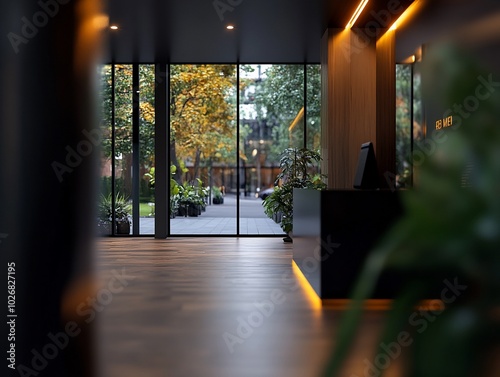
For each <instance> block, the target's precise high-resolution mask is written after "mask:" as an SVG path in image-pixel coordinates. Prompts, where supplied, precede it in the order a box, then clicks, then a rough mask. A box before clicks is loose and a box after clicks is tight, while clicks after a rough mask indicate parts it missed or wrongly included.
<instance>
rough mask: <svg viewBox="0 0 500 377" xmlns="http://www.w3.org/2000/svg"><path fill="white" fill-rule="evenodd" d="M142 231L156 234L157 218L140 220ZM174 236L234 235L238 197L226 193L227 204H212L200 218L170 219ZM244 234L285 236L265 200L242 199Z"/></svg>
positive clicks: (242, 232)
mask: <svg viewBox="0 0 500 377" xmlns="http://www.w3.org/2000/svg"><path fill="white" fill-rule="evenodd" d="M139 226H140V228H139V229H140V234H143V235H146V234H154V226H155V224H154V218H144V217H143V218H141V219H140V225H139ZM170 233H171V235H188V234H189V235H235V234H236V197H235V196H231V195H226V196H225V198H224V204H221V205H209V206H207V209H206V211H205V212H202V214H201V216H198V217H175V218H174V219H170ZM240 234H241V235H283V230H282V229H281V228H280V226H279V224H276V223H275V222H274V221H273V220H271V219H270V218H268V217H267V216H266V214H265V213H264V208H263V207H262V200H261V199H257V198H248V197H241V198H240Z"/></svg>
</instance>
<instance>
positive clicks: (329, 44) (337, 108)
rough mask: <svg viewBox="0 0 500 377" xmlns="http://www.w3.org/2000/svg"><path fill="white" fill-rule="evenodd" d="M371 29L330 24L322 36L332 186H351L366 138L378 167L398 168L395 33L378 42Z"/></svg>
mask: <svg viewBox="0 0 500 377" xmlns="http://www.w3.org/2000/svg"><path fill="white" fill-rule="evenodd" d="M370 34H373V33H368V32H365V31H364V30H357V29H352V30H346V29H328V30H327V31H326V32H325V34H324V36H323V40H322V61H321V64H322V125H323V128H322V156H323V165H322V168H323V172H325V174H327V175H328V186H329V188H332V189H346V188H352V186H353V182H354V176H355V172H356V168H357V163H358V157H359V152H360V147H361V144H362V143H365V142H368V141H372V142H373V144H374V147H375V151H376V153H377V160H378V158H379V154H380V162H379V170H380V171H382V172H385V171H387V170H389V169H390V171H394V167H393V166H394V165H395V157H392V156H395V87H394V86H395V77H394V76H395V74H394V72H395V65H394V35H393V33H391V34H392V37H388V38H385V39H384V41H383V42H377V40H376V39H375V38H373V37H369V35H370ZM391 73H392V76H391ZM393 87H394V88H393Z"/></svg>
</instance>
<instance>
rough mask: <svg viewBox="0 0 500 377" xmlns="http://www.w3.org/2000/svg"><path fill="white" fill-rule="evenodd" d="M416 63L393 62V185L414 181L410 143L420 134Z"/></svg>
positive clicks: (418, 88) (411, 144) (421, 133)
mask: <svg viewBox="0 0 500 377" xmlns="http://www.w3.org/2000/svg"><path fill="white" fill-rule="evenodd" d="M418 68H419V65H418V63H415V64H397V65H396V187H398V188H408V187H411V186H412V184H413V161H412V156H413V146H414V144H415V143H418V142H419V141H421V140H422V139H423V137H424V134H423V127H422V125H423V107H422V96H421V90H420V72H419V69H418Z"/></svg>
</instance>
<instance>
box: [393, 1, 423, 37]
mask: <svg viewBox="0 0 500 377" xmlns="http://www.w3.org/2000/svg"><path fill="white" fill-rule="evenodd" d="M420 3H421V1H420V0H415V1H414V2H413V3H411V4H410V6H409V7H408V8H406V10H405V11H404V12H403V14H401V16H399V18H398V19H397V20H396V21H395V22H394V23H393V24H392V26H391V27H390V28H389V30H396V29H397V28H398V27H399V26H400V25H401V24H402V23H403V22H404V21H405V20H406V19H408V18H409V17H410V16H411V15H412V14H413V13H415V12H416V10H417V8H418V6H419V4H420Z"/></svg>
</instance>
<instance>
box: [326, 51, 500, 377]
mask: <svg viewBox="0 0 500 377" xmlns="http://www.w3.org/2000/svg"><path fill="white" fill-rule="evenodd" d="M424 74H426V75H427V78H426V83H428V85H429V86H428V87H427V88H424V95H425V96H426V98H427V99H429V100H430V101H431V102H433V103H434V104H439V105H440V106H442V108H443V109H444V110H445V111H446V109H447V108H448V107H449V108H450V109H455V108H456V107H455V106H454V105H459V106H461V105H462V104H465V103H466V101H467V99H470V98H475V99H474V103H476V100H477V103H478V106H477V109H476V110H475V111H469V113H468V114H467V116H466V117H465V116H463V113H453V116H454V121H453V124H454V126H453V127H450V128H448V129H443V130H441V131H436V132H445V134H441V135H440V136H439V139H440V140H445V142H443V143H441V144H439V145H438V146H437V148H436V150H435V152H434V153H433V154H430V155H428V156H427V158H426V159H425V160H424V161H423V163H422V165H421V166H420V167H419V168H418V176H417V177H418V180H417V181H416V185H415V186H416V188H415V189H413V190H411V191H408V192H405V195H404V196H402V198H403V201H404V207H405V216H404V217H403V218H402V219H401V220H400V221H399V222H398V223H397V224H396V225H395V226H394V227H393V228H392V229H391V230H390V231H389V232H388V233H387V234H386V235H384V237H383V239H382V241H381V242H380V243H379V245H378V247H377V248H376V249H375V250H374V251H373V252H372V253H371V255H370V256H369V258H368V260H367V261H366V264H365V266H364V269H363V271H362V272H361V275H360V278H359V280H358V282H357V284H356V286H355V289H354V291H353V294H352V298H353V307H352V309H351V310H349V311H347V312H346V313H345V315H344V317H343V318H342V320H341V322H340V325H339V329H338V332H337V333H336V339H337V340H338V341H337V342H336V344H337V345H336V347H335V349H334V353H333V354H332V356H331V358H330V360H329V362H328V364H327V365H326V368H325V370H324V373H323V375H324V376H338V375H339V373H340V371H341V368H342V366H343V362H344V360H345V358H346V356H347V355H348V354H349V352H350V348H351V346H352V344H353V340H354V338H355V334H356V330H357V328H358V325H359V323H360V320H361V316H362V313H363V309H362V306H363V300H364V299H366V298H369V297H370V295H371V292H372V290H373V289H374V286H375V283H376V281H377V279H378V277H379V276H380V274H381V273H382V272H383V271H384V270H385V269H387V268H395V269H398V270H399V271H402V272H404V273H405V276H407V283H406V285H405V289H403V290H402V293H401V295H400V296H399V297H397V298H396V299H395V300H394V303H393V307H392V309H391V311H390V312H389V313H388V315H387V317H386V320H385V323H384V328H383V331H382V335H381V339H380V343H379V347H378V349H377V350H375V351H376V355H381V354H387V352H386V350H384V348H383V347H382V344H389V343H390V342H394V340H395V339H397V335H398V334H399V333H401V331H403V330H404V331H406V330H407V331H409V333H410V336H411V339H412V340H413V342H412V344H411V346H409V347H408V348H406V349H405V350H404V351H405V355H407V356H408V357H409V363H408V366H409V367H408V368H407V370H406V371H405V375H406V376H411V377H448V376H449V377H471V376H474V377H476V376H485V375H488V376H493V375H498V374H499V373H500V371H498V370H497V371H496V372H495V371H493V373H492V371H491V370H486V368H487V365H488V362H489V361H491V360H489V359H488V357H491V356H492V354H491V351H492V350H495V349H496V350H498V346H499V345H500V320H499V318H498V315H495V313H498V308H499V307H500V252H499V250H500V148H499V145H500V125H499V123H500V106H499V104H500V90H499V86H500V85H499V84H498V82H499V81H500V80H499V77H498V76H495V75H493V74H490V73H489V72H485V71H483V70H481V69H480V68H479V66H478V65H477V63H476V62H474V61H472V60H471V59H470V55H467V54H465V53H463V52H460V51H459V50H458V49H456V48H453V47H451V46H439V47H438V48H436V49H435V51H433V53H432V54H430V53H429V54H428V56H427V58H426V61H425V67H424ZM488 82H489V83H490V84H489V87H488V85H486V84H485V83H488ZM491 83H493V84H491ZM481 85H483V88H482V90H481V93H482V94H483V95H482V96H481V97H482V98H478V97H477V93H478V88H479V87H480V86H481ZM485 93H486V94H485ZM475 96H476V97H475ZM470 103H472V100H470ZM450 105H451V106H450ZM469 107H470V106H469ZM455 111H456V110H455ZM459 114H460V115H459ZM429 140H430V141H432V139H430V137H428V141H429ZM470 172H472V174H469V173H470ZM449 276H452V277H458V282H459V283H460V284H464V285H467V289H466V291H465V292H464V294H463V295H462V296H461V297H460V299H459V300H458V299H457V300H456V301H455V302H453V303H451V304H450V305H449V306H447V307H446V308H445V309H444V311H443V312H442V313H440V315H439V316H438V317H436V319H435V321H434V322H432V323H429V325H428V327H427V328H426V329H425V331H417V329H416V328H415V327H413V328H412V327H411V326H410V327H409V326H408V320H409V317H410V315H411V313H412V312H414V311H415V306H416V305H417V304H418V303H419V301H420V299H422V295H424V297H425V294H426V292H429V291H428V290H429V289H434V290H435V288H439V287H441V288H444V285H443V281H444V280H445V279H446V277H449ZM407 352H408V353H407ZM385 370H386V369H384V370H380V371H379V374H376V375H377V376H382V375H384V374H385Z"/></svg>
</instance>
